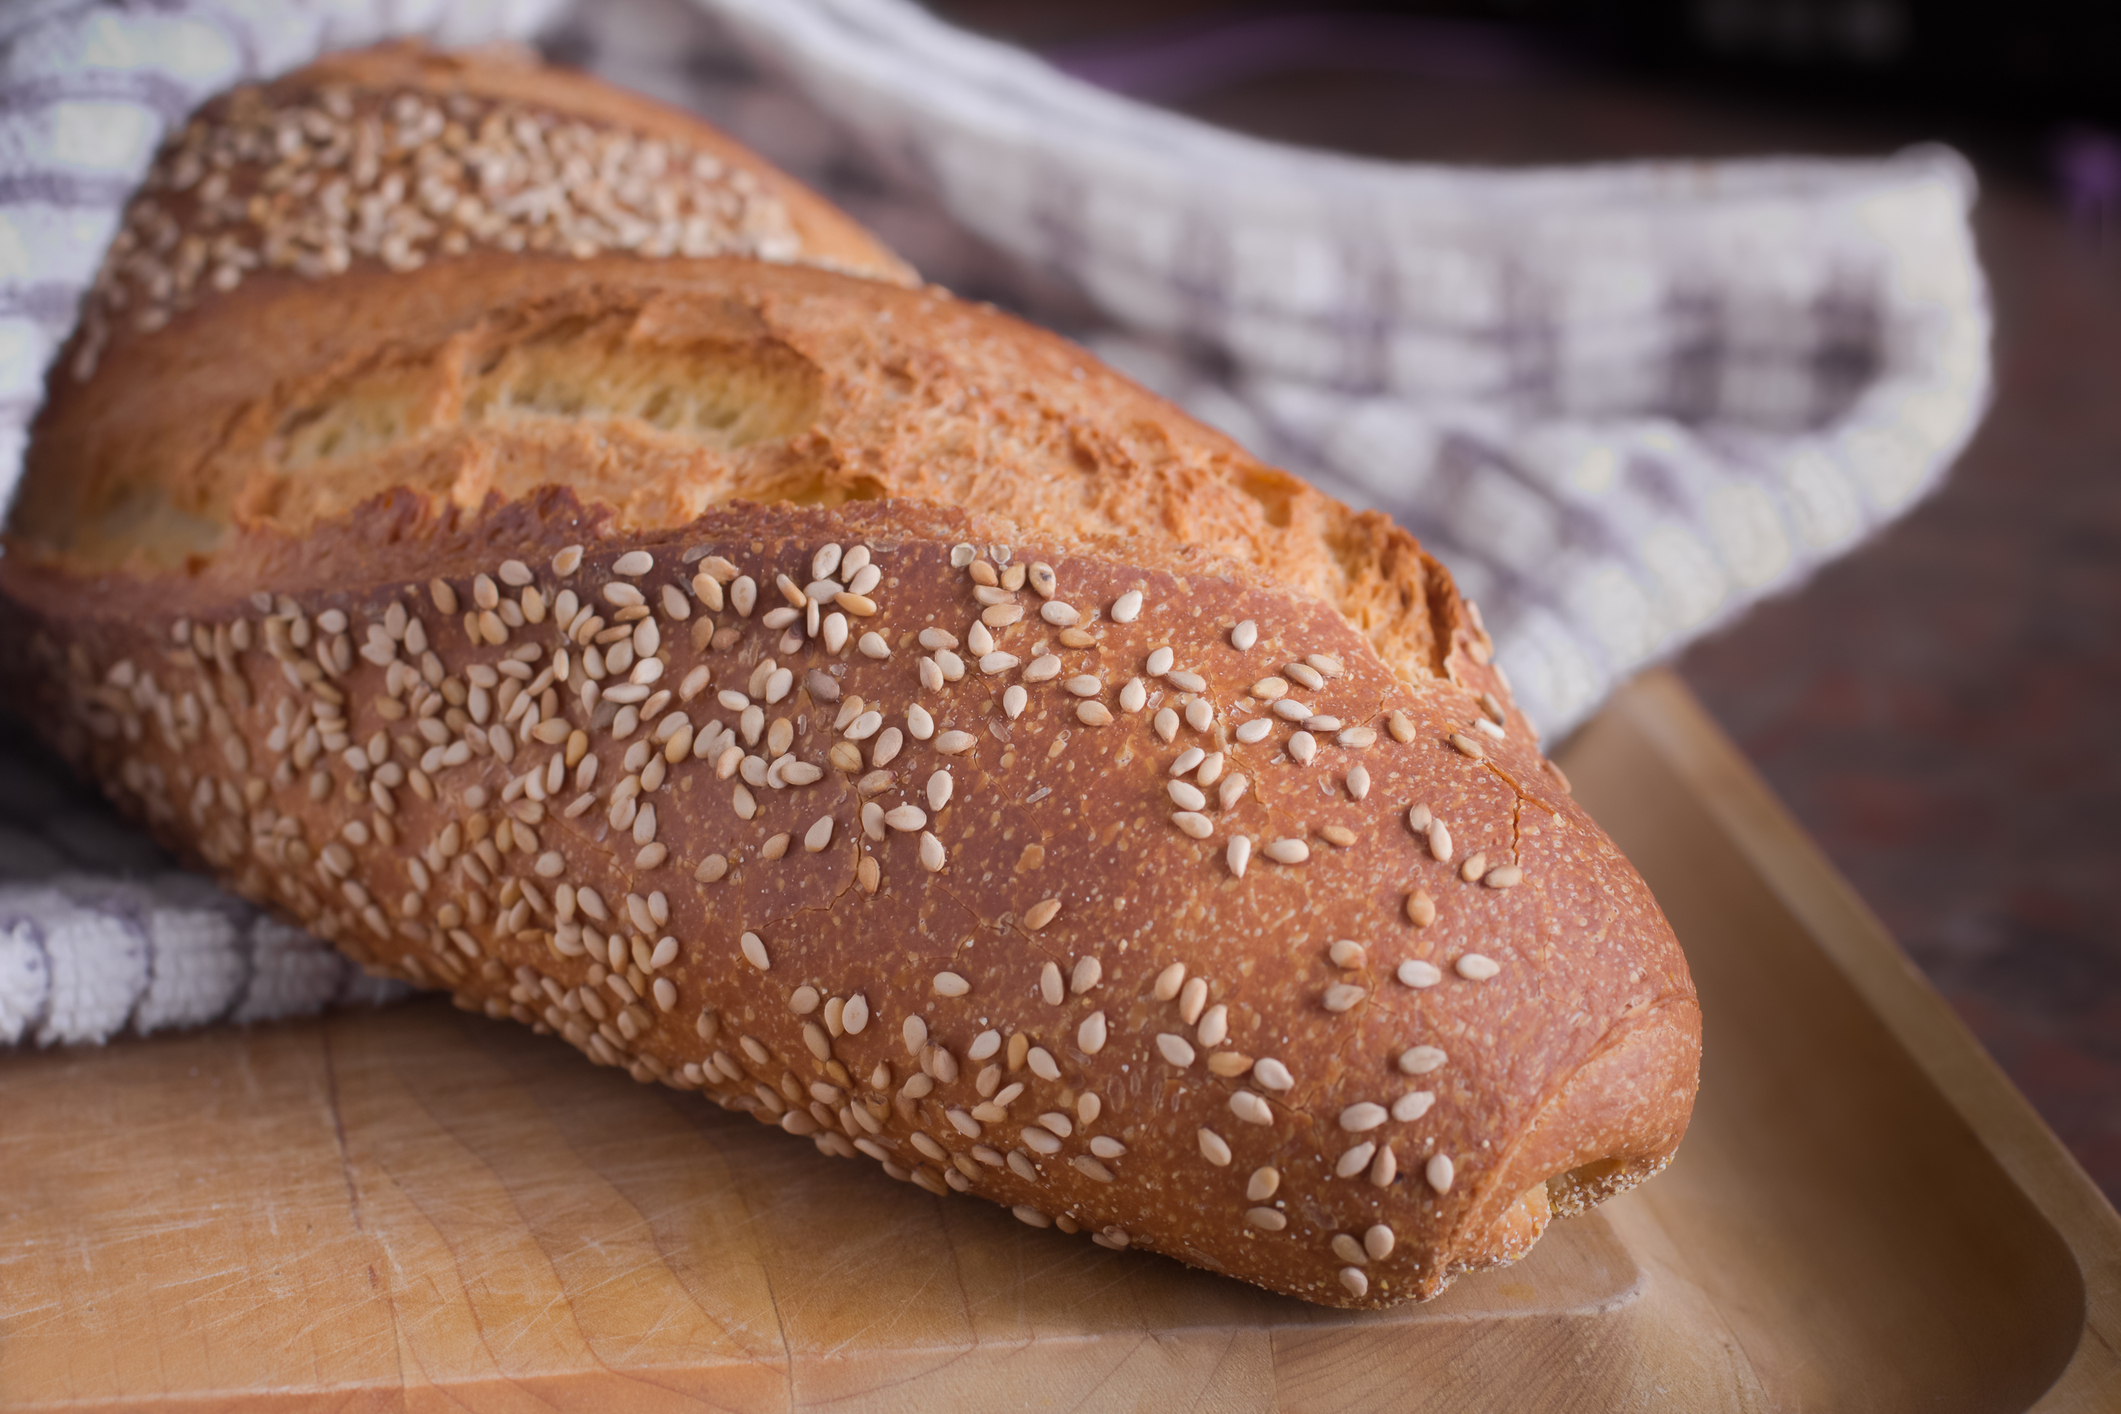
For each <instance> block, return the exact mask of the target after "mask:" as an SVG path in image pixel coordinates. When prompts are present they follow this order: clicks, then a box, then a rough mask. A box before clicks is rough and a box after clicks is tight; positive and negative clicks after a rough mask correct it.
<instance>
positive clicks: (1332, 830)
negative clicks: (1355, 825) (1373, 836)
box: [1318, 825, 1355, 849]
mask: <svg viewBox="0 0 2121 1414" xmlns="http://www.w3.org/2000/svg"><path fill="white" fill-rule="evenodd" d="M1318 833H1319V835H1320V837H1321V838H1323V839H1324V840H1325V842H1326V843H1327V844H1330V845H1335V846H1337V847H1339V848H1341V849H1346V848H1347V847H1348V846H1350V845H1352V844H1354V843H1355V832H1354V831H1353V830H1351V829H1349V828H1348V827H1347V826H1346V825H1320V826H1319V827H1318Z"/></svg>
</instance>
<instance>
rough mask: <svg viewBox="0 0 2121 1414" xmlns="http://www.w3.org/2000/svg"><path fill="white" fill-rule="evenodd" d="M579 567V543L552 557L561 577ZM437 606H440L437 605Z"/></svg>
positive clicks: (554, 568) (570, 573)
mask: <svg viewBox="0 0 2121 1414" xmlns="http://www.w3.org/2000/svg"><path fill="white" fill-rule="evenodd" d="M581 567H582V547H581V546H579V545H569V546H567V547H566V548H565V549H563V550H561V551H560V553H558V554H557V555H554V556H553V557H552V572H553V573H554V574H556V575H558V576H559V577H560V578H561V579H566V578H567V577H568V576H569V575H572V574H573V573H574V572H575V571H576V570H578V569H580V568H581ZM437 607H440V606H439V605H437ZM442 612H443V613H445V614H452V613H455V612H456V610H455V609H454V608H449V609H443V610H442Z"/></svg>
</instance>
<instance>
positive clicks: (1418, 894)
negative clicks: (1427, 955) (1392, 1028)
mask: <svg viewBox="0 0 2121 1414" xmlns="http://www.w3.org/2000/svg"><path fill="white" fill-rule="evenodd" d="M1407 921H1408V922H1409V923H1412V924H1413V925H1414V926H1415V927H1417V928H1426V927H1428V926H1429V925H1430V924H1431V923H1434V922H1435V921H1436V900H1435V899H1432V898H1430V897H1429V895H1428V892H1427V890H1425V889H1416V890H1415V891H1414V892H1413V893H1410V894H1408V895H1407ZM1409 965H1411V964H1402V965H1401V966H1400V970H1399V971H1400V976H1399V980H1400V981H1402V982H1406V981H1407V974H1406V970H1407V967H1408V966H1409ZM1420 965H1421V966H1423V967H1426V966H1428V964H1427V963H1422V964H1420ZM1430 970H1431V971H1433V970H1434V969H1433V968H1432V969H1430ZM1407 985H1409V986H1427V985H1428V984H1427V983H1422V982H1409V983H1407Z"/></svg>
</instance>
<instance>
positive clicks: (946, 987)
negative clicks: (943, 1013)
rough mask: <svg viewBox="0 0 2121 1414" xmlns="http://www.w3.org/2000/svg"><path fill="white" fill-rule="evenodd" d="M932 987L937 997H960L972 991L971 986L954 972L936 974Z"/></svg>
mask: <svg viewBox="0 0 2121 1414" xmlns="http://www.w3.org/2000/svg"><path fill="white" fill-rule="evenodd" d="M934 985H935V994H936V995H937V996H939V997H962V996H964V995H965V994H966V993H967V992H969V991H971V990H972V984H971V983H970V982H967V981H966V980H965V979H964V978H962V977H960V976H958V975H957V974H956V973H955V972H938V973H936V974H935V983H934Z"/></svg>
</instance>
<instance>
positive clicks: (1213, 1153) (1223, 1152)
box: [1200, 1129, 1232, 1168]
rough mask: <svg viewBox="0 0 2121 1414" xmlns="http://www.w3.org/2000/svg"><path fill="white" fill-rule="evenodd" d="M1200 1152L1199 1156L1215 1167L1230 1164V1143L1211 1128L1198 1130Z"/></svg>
mask: <svg viewBox="0 0 2121 1414" xmlns="http://www.w3.org/2000/svg"><path fill="white" fill-rule="evenodd" d="M1200 1152H1201V1157H1203V1158H1205V1159H1206V1160H1207V1161H1208V1162H1209V1163H1211V1164H1213V1165H1215V1166H1216V1167H1217V1168H1228V1167H1229V1166H1230V1159H1231V1157H1232V1156H1231V1153H1230V1145H1229V1143H1228V1141H1226V1140H1225V1139H1224V1138H1223V1137H1222V1136H1221V1135H1220V1134H1217V1133H1216V1132H1215V1131H1214V1130H1212V1129H1203V1130H1201V1131H1200Z"/></svg>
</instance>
